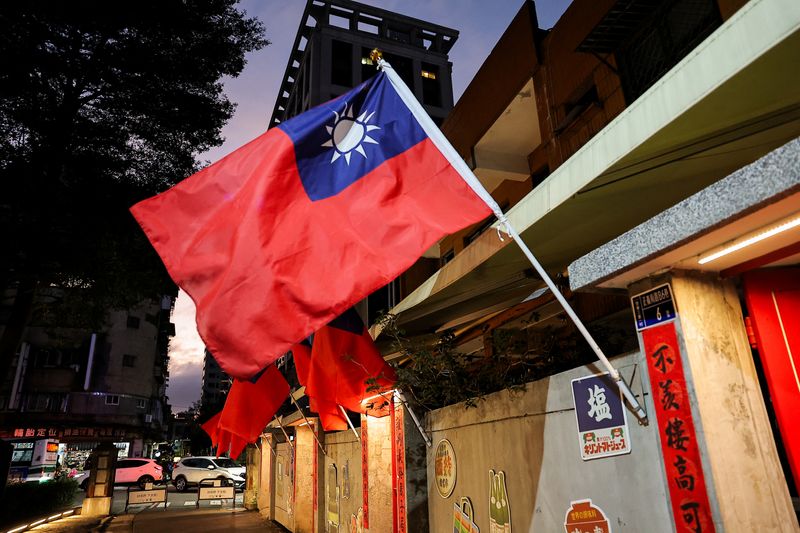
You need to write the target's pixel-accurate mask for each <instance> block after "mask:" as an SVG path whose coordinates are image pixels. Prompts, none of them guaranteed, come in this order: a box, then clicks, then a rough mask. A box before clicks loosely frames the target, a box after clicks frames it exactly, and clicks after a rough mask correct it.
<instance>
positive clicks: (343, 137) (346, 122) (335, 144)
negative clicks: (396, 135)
mask: <svg viewBox="0 0 800 533" xmlns="http://www.w3.org/2000/svg"><path fill="white" fill-rule="evenodd" d="M333 114H334V115H336V118H335V119H334V120H333V126H325V129H327V130H328V134H330V136H331V138H330V139H329V140H327V141H326V142H324V143H323V144H322V146H330V147H332V148H333V156H332V157H331V163H333V162H334V161H336V160H337V159H339V158H340V157H342V156H344V160H345V161H346V162H347V164H348V165H349V164H350V154H351V153H352V152H354V151H355V152H358V153H359V154H361V155H362V156H364V158H365V159H366V158H367V153H366V152H365V151H364V147H363V146H362V144H363V143H370V144H378V141H376V140H375V139H373V138H372V137H370V136H369V135H368V134H369V132H371V131H373V130H379V129H380V128H379V127H378V126H373V125H372V124H368V122H369V120H370V119H371V118H372V116H373V115H374V114H375V112H374V111H373V112H372V113H370V114H367V112H366V111H364V112H363V113H361V116H359V117H358V118H353V106H352V105H350V106H349V107H348V106H347V104H345V108H344V110H343V111H342V114H341V115H339V113H337V112H336V111H334V112H333Z"/></svg>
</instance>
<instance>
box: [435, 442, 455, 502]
mask: <svg viewBox="0 0 800 533" xmlns="http://www.w3.org/2000/svg"><path fill="white" fill-rule="evenodd" d="M434 472H435V475H434V479H435V482H436V490H437V491H438V492H439V496H441V497H442V498H449V497H450V495H451V494H453V490H454V489H455V488H456V452H455V451H454V450H453V445H452V444H450V441H449V440H447V439H442V440H440V441H439V444H437V445H436V454H435V456H434Z"/></svg>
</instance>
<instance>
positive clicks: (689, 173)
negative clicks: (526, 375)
mask: <svg viewBox="0 0 800 533" xmlns="http://www.w3.org/2000/svg"><path fill="white" fill-rule="evenodd" d="M798 50H800V5H798V4H797V3H796V2H791V1H788V0H749V1H743V0H642V1H623V0H603V1H600V2H595V1H588V0H587V1H583V0H576V1H575V2H573V3H572V5H571V6H570V7H569V8H568V9H567V11H566V12H565V13H564V15H563V16H562V17H561V19H560V20H559V21H558V22H557V24H556V25H555V26H554V27H553V28H552V29H550V30H547V31H545V30H543V29H541V28H538V24H537V23H536V16H535V6H534V4H533V2H524V3H523V5H522V7H521V10H520V12H519V13H518V14H517V16H516V17H515V18H514V20H513V21H512V22H511V24H510V25H509V27H508V29H507V30H506V32H505V33H504V35H503V36H502V37H501V39H500V40H499V42H498V43H497V45H496V46H495V48H494V50H493V51H492V53H491V54H490V55H489V57H488V58H487V59H486V61H485V62H484V64H483V66H482V67H481V69H480V70H479V71H478V73H477V74H476V77H475V79H474V80H473V81H472V83H471V84H470V85H469V87H468V88H467V90H466V91H465V93H464V95H463V96H462V97H461V99H460V100H459V102H458V104H457V105H456V106H455V107H454V109H453V110H452V112H451V113H450V114H449V115H448V117H447V119H446V120H445V121H444V123H443V124H442V130H443V131H444V133H445V134H446V135H447V137H448V138H449V140H450V141H451V143H452V144H453V145H454V147H455V148H456V149H457V150H458V151H459V153H460V154H461V156H462V157H463V158H464V159H465V160H466V161H468V162H469V163H470V165H471V167H472V168H473V170H474V172H475V174H476V175H477V176H478V178H479V179H480V180H481V182H482V183H483V184H484V186H485V187H486V188H487V189H488V190H489V191H490V192H491V193H492V195H493V196H494V198H495V200H497V202H498V203H499V204H500V205H501V206H503V208H504V210H505V211H507V213H508V218H509V220H510V222H511V224H513V225H514V227H515V229H516V230H517V231H518V232H519V233H520V235H521V238H522V239H523V240H524V241H525V242H526V243H527V244H528V245H529V246H530V248H531V249H532V250H533V252H534V254H535V255H536V256H537V258H538V259H539V260H540V261H541V263H542V264H543V265H544V266H545V268H546V269H547V270H548V271H549V272H551V273H552V276H553V277H554V278H556V280H557V282H558V284H559V285H560V286H561V287H562V288H563V290H564V292H565V293H566V295H567V297H568V299H569V301H570V303H571V305H572V306H573V307H574V308H575V310H576V311H577V313H578V315H579V316H580V318H581V320H582V321H583V322H584V323H585V324H587V326H588V327H589V329H590V330H591V331H592V332H593V333H595V335H596V336H597V338H598V341H599V343H600V344H601V347H602V348H603V350H604V351H605V352H606V355H607V356H609V357H610V358H611V360H612V363H613V364H614V365H615V366H616V368H618V369H619V371H620V372H621V374H622V376H623V378H624V379H625V380H626V381H627V382H628V383H629V384H630V386H631V388H632V390H633V393H634V395H635V396H636V398H637V400H638V401H639V402H640V403H642V404H643V405H644V407H645V411H646V414H647V420H637V418H636V416H635V415H634V413H633V412H632V411H631V410H630V409H628V408H627V406H626V404H624V403H622V402H620V404H619V405H621V406H622V407H621V409H620V410H619V413H624V414H625V417H626V421H625V424H624V425H619V426H618V427H617V428H615V429H618V430H620V431H618V432H617V433H615V434H613V435H611V436H610V437H606V436H601V437H598V435H600V433H598V429H597V428H594V427H590V429H588V430H586V431H582V430H581V428H582V424H584V423H585V422H586V418H587V416H589V417H592V418H594V419H595V422H597V420H596V419H597V418H598V417H599V418H601V419H603V415H604V411H603V410H602V409H603V408H601V407H600V406H601V405H603V406H604V405H606V403H607V402H609V403H610V402H611V397H612V396H618V392H616V393H615V391H614V388H613V385H610V386H609V385H600V384H597V387H598V388H593V387H592V388H590V389H591V392H589V393H588V401H585V400H586V398H584V399H582V400H581V399H580V395H581V394H584V395H585V394H586V390H582V389H581V387H580V385H579V384H580V383H581V382H582V381H583V380H586V379H597V380H602V379H604V378H603V377H602V376H598V375H599V374H601V373H602V369H601V367H600V365H599V364H598V363H597V362H596V360H595V358H594V356H593V355H592V354H591V351H588V350H585V349H582V347H584V344H583V343H584V341H583V339H582V338H581V337H580V336H579V335H578V333H577V331H576V330H575V328H574V327H573V326H572V325H571V324H570V321H569V320H568V319H567V318H566V316H565V314H564V312H563V310H562V309H561V308H560V306H559V305H558V303H557V302H555V301H554V298H553V296H552V294H549V292H548V290H547V289H545V288H544V284H543V282H542V280H541V279H539V278H538V276H537V275H535V274H533V273H532V271H531V269H530V265H529V264H528V263H527V262H526V260H525V257H524V256H523V254H522V253H521V252H520V251H519V250H518V249H517V248H516V247H515V245H514V243H513V242H512V241H511V240H510V239H503V240H501V239H499V238H498V235H497V233H496V232H495V231H494V229H493V221H492V220H487V221H485V222H484V223H481V224H476V225H474V226H473V227H470V228H466V229H464V230H463V231H461V232H459V233H458V234H455V235H452V236H449V237H447V238H445V239H443V240H442V241H441V242H440V243H439V249H438V250H437V253H436V255H438V263H437V265H436V267H435V272H434V273H433V274H432V275H431V276H429V277H426V276H420V275H419V274H418V273H416V272H408V273H406V275H405V276H404V281H403V283H406V285H405V287H406V288H407V290H406V291H404V292H402V293H401V295H400V299H401V301H400V302H399V303H398V304H397V305H395V306H394V308H393V309H392V311H393V313H395V314H396V316H397V322H398V324H399V326H400V327H401V328H402V329H403V330H404V332H405V334H406V335H407V336H408V337H416V338H419V339H423V340H424V339H426V338H432V339H435V338H436V335H437V334H441V333H442V332H446V333H448V334H450V335H451V336H452V342H453V343H454V345H455V346H457V348H458V350H459V351H460V352H461V353H463V354H465V355H467V356H469V357H471V358H473V359H474V360H475V361H476V364H481V362H482V361H483V362H485V364H494V363H493V362H494V361H496V360H497V358H500V360H503V361H506V360H511V361H512V362H513V363H514V365H517V366H519V367H522V368H524V367H530V368H533V369H534V371H533V373H532V374H531V375H532V377H531V379H530V382H529V383H527V384H526V386H525V387H524V390H522V391H521V390H519V389H518V388H516V389H514V390H504V391H499V392H497V393H494V394H491V395H488V396H486V397H485V398H484V401H483V402H478V406H477V407H475V408H472V409H467V408H466V404H456V405H451V406H448V407H444V408H442V409H437V410H434V411H432V412H430V413H428V414H427V416H426V417H425V420H424V429H425V432H426V435H427V436H428V439H429V440H430V442H431V446H430V447H425V448H423V450H426V457H425V459H424V460H423V461H422V462H421V464H422V469H423V470H425V471H426V472H425V473H426V475H424V476H423V478H422V479H424V480H425V481H424V482H423V483H420V482H417V483H416V484H414V486H415V487H419V486H420V485H422V486H423V487H424V488H425V491H426V494H425V496H424V499H425V501H426V503H427V505H425V506H423V507H424V508H425V509H424V511H425V513H426V517H425V520H426V521H427V522H426V523H427V524H428V525H427V528H426V529H419V526H416V527H417V528H416V529H415V528H414V527H411V526H409V520H408V519H409V518H410V517H411V516H412V513H417V512H420V506H419V505H418V502H419V500H418V499H415V498H419V494H414V497H413V498H412V496H411V494H412V491H411V489H410V485H408V484H404V483H400V482H399V480H400V472H402V473H403V475H404V476H407V477H406V479H408V476H409V475H417V474H418V473H419V465H418V464H417V463H416V461H414V460H412V459H411V455H410V454H409V453H408V451H409V450H413V449H415V448H414V447H413V446H408V447H407V448H404V447H403V446H402V444H401V443H399V442H397V441H396V439H395V438H396V437H397V436H398V435H404V437H403V439H404V441H405V439H406V438H407V437H408V435H409V434H410V432H408V431H406V432H405V433H402V432H398V431H396V430H395V431H394V432H389V433H388V435H389V437H388V438H386V435H382V434H381V433H378V434H379V435H382V436H383V440H382V448H381V449H380V450H378V449H376V448H374V447H373V445H374V442H375V441H373V440H372V438H373V434H372V427H373V426H372V424H371V422H372V420H371V419H368V420H367V423H366V425H364V424H363V421H362V427H361V429H360V430H359V431H358V432H357V433H359V435H358V438H357V437H356V436H354V435H350V434H344V433H340V434H336V435H324V434H322V432H321V431H320V430H319V429H315V427H316V426H315V425H312V426H310V428H309V426H308V424H306V423H305V422H304V421H302V420H300V419H298V420H293V419H289V418H287V419H286V420H285V422H286V423H287V425H292V424H295V425H297V426H298V427H297V429H295V430H293V431H296V432H297V433H289V436H290V437H292V438H290V439H288V440H287V439H285V437H283V436H281V435H282V433H281V432H279V431H278V430H277V429H276V430H275V431H273V430H271V429H270V433H271V434H270V436H269V437H265V438H264V440H263V441H262V444H265V443H266V445H265V446H264V447H263V448H262V453H261V459H260V460H261V461H262V463H261V464H262V468H261V470H260V472H261V474H260V476H261V478H260V483H261V484H260V490H259V493H258V499H259V507H260V508H261V510H262V512H264V513H265V514H267V515H268V516H274V517H279V518H278V519H279V520H280V517H286V518H285V520H286V525H287V527H289V528H290V529H292V530H293V531H324V530H330V527H333V526H334V525H336V526H337V527H338V528H339V530H341V528H342V527H347V525H346V524H348V525H349V527H350V530H351V531H352V530H356V531H359V530H389V529H385V528H387V527H391V528H392V529H391V530H393V531H422V530H429V531H443V530H449V529H450V528H452V527H454V526H453V524H454V520H456V519H458V520H460V521H461V522H460V523H462V524H465V525H466V529H463V530H465V531H469V530H470V529H469V528H470V527H471V525H474V528H475V529H476V530H478V529H479V530H482V531H498V530H503V531H508V530H511V529H514V530H521V531H539V530H541V531H564V530H567V531H570V532H571V531H574V530H577V531H584V530H586V531H598V530H599V531H609V530H613V531H615V532H618V531H623V532H625V531H628V532H632V533H633V532H640V531H654V532H660V531H664V532H669V531H787V532H789V531H797V530H798V521H797V513H798V507H800V506H799V505H798V502H799V501H800V500H798V493H797V475H798V474H797V468H798V467H797V459H796V458H797V457H798V446H799V445H798V442H800V441H798V438H797V434H796V431H795V430H796V428H795V426H796V424H793V422H792V421H791V417H792V416H793V415H792V414H790V413H796V412H797V406H798V403H797V402H798V396H797V394H798V392H797V391H798V390H800V388H798V385H797V383H795V381H796V379H795V378H796V375H797V373H796V372H794V368H795V367H796V366H797V365H796V364H793V363H792V361H793V360H795V361H796V357H794V358H793V355H792V354H793V353H795V352H796V351H797V350H795V348H796V340H797V339H796V337H797V331H796V328H795V327H794V325H795V324H796V323H797V317H796V314H797V313H796V310H797V307H796V304H797V302H796V292H797V279H800V276H798V272H797V266H798V259H797V253H798V250H797V246H796V242H797V241H798V234H797V233H796V232H797V229H795V228H797V224H796V220H795V219H796V217H797V213H798V212H800V200H798V196H797V194H798V187H800V170H799V169H800V165H798V157H797V141H796V140H795V139H796V138H797V137H798V135H800V120H799V119H800V116H798V113H797V110H798V106H800V93H798V92H797V90H796V87H798V86H799V84H800V77H799V76H800V65H798V57H800V54H798V53H797V52H798ZM765 235H769V237H765ZM770 239H772V240H770ZM755 243H760V244H755ZM722 252H724V253H722ZM718 254H722V255H718ZM701 261H702V262H701ZM632 299H633V301H632ZM640 315H641V316H640ZM745 316H748V317H749V320H745V318H744V317H745ZM748 324H749V325H748ZM373 332H374V333H375V334H376V335H379V334H380V328H374V329H373ZM508 336H511V337H513V338H514V339H515V340H516V341H517V342H515V343H514V344H513V346H512V348H511V349H508V350H505V351H503V352H502V354H500V355H498V347H497V342H498V339H499V338H501V337H508ZM378 339H379V340H380V337H378ZM554 339H555V340H556V341H558V342H555V344H553V343H554ZM553 346H555V349H554V348H553ZM396 355H397V354H392V353H387V358H389V359H392V358H394V357H395V356H396ZM397 360H399V358H398V359H397ZM576 383H577V385H576ZM598 395H599V396H598ZM601 398H602V399H601ZM381 420H384V419H381ZM365 428H366V429H365ZM311 431H315V432H316V434H318V435H319V438H320V441H321V442H322V444H323V445H324V446H330V448H328V453H327V456H325V455H323V454H321V452H320V454H317V453H316V452H313V453H312V452H311V451H309V450H313V449H314V447H315V446H317V444H316V443H315V442H314V441H313V439H312V438H311V433H310V432H311ZM378 431H382V430H378ZM301 432H308V433H307V434H304V435H303V436H302V441H301V437H300V436H299V434H300V433H301ZM365 433H366V435H364V434H365ZM620 436H624V438H625V439H626V441H627V447H624V446H623V447H622V449H621V450H616V449H614V450H610V449H609V446H611V445H614V446H616V445H617V444H620V443H619V442H618V440H619V438H620ZM379 438H380V437H379ZM598 438H601V440H598ZM614 439H617V440H614ZM276 441H277V444H276V443H275V442H276ZM365 441H366V444H365ZM445 441H446V443H445ZM371 443H372V444H371ZM603 443H605V444H603ZM301 444H302V446H301ZM302 449H305V450H306V453H304V454H302V455H301V453H300V452H301V450H302ZM270 450H274V451H275V454H274V455H273V454H272V452H270ZM359 450H360V451H361V459H360V461H357V460H356V457H355V455H354V454H357V452H358V451H359ZM608 452H619V453H608ZM595 453H599V454H600V455H595V456H594V457H591V456H592V454H595ZM337 457H338V459H336V460H334V458H337ZM378 457H383V459H378ZM389 458H391V459H389ZM443 458H449V459H450V460H449V461H445V460H443ZM381 461H384V462H381ZM332 462H333V463H336V465H335V466H336V468H335V469H331V468H330V467H331V464H330V463H332ZM342 463H344V464H342ZM323 465H324V467H323ZM355 465H359V466H360V469H361V471H360V472H358V473H357V474H356V476H355V477H356V479H360V480H361V481H362V483H361V484H360V485H359V484H358V483H352V482H351V480H352V478H353V475H352V474H351V472H352V470H351V469H352V468H354V466H355ZM450 466H452V468H450ZM345 468H346V469H347V475H346V476H345V475H344V471H345ZM380 469H383V472H384V473H389V479H391V480H392V481H393V483H392V484H391V485H390V486H382V485H381V483H380V482H379V481H378V482H373V480H374V479H376V477H377V476H378V475H379V474H378V473H379V472H380ZM426 469H427V470H426ZM310 473H314V474H315V475H314V476H311V477H310ZM301 474H302V475H301ZM309 477H310V479H311V480H312V481H314V480H315V481H314V484H313V485H312V488H310V489H309V487H308V486H307V485H308V481H309ZM345 479H347V480H348V481H347V482H345V481H344V480H345ZM331 480H335V482H333V481H331ZM287 483H297V484H298V485H297V486H295V487H292V485H289V484H287ZM300 484H302V487H301V485H300ZM290 488H291V489H292V490H291V491H290V490H289V489H290ZM440 488H443V489H450V490H442V491H440V490H439V489H440ZM335 489H338V490H335ZM359 489H360V493H357V494H356V495H355V496H353V492H352V491H353V490H355V491H359ZM346 491H347V492H348V494H349V495H350V498H355V499H354V500H350V501H346V500H345V499H344V497H343V494H344V493H345V492H346ZM294 494H302V495H303V499H302V500H298V499H295V498H294V496H293V495H294ZM356 503H361V504H362V505H361V506H360V507H359V506H356V505H355V504H356ZM309 505H310V507H308V506H309ZM301 508H302V509H305V510H306V511H307V510H308V509H319V510H320V511H319V513H318V514H312V516H314V517H316V518H314V520H313V521H310V522H309V521H297V520H295V521H293V522H292V521H291V517H292V516H296V514H293V513H297V512H299V509H301ZM345 509H346V511H344V510H345ZM281 513H283V514H281ZM305 516H307V515H305ZM388 517H391V522H384V521H383V520H384V519H387V518H388ZM348 520H350V521H349V522H348ZM331 521H332V522H335V524H333V523H331ZM512 526H513V527H512ZM568 526H569V527H568ZM359 528H361V529H359ZM381 528H384V529H381ZM587 528H588V529H587ZM595 528H599V529H595Z"/></svg>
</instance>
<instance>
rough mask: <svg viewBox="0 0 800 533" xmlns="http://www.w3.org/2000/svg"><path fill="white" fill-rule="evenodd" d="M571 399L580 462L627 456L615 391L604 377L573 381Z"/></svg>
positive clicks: (622, 418) (624, 425)
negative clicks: (576, 427)
mask: <svg viewBox="0 0 800 533" xmlns="http://www.w3.org/2000/svg"><path fill="white" fill-rule="evenodd" d="M572 398H573V400H574V401H575V416H576V418H577V421H578V443H579V446H580V450H581V458H582V459H583V460H584V461H588V460H589V459H597V458H600V457H610V456H612V455H621V454H624V453H630V452H631V442H630V436H629V432H628V419H627V416H626V414H625V408H624V406H623V405H622V397H621V395H620V392H619V387H618V386H617V384H616V383H614V380H613V379H612V378H611V377H610V376H609V375H608V374H607V373H606V374H600V375H597V376H589V377H583V378H578V379H573V380H572Z"/></svg>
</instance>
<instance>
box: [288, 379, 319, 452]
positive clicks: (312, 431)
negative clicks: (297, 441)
mask: <svg viewBox="0 0 800 533" xmlns="http://www.w3.org/2000/svg"><path fill="white" fill-rule="evenodd" d="M289 398H290V399H291V400H292V403H293V404H294V406H295V407H297V410H298V411H299V412H300V416H302V417H303V420H305V422H306V425H307V426H308V429H310V430H311V434H312V435H313V436H314V440H315V441H317V444H318V445H319V449H320V450H322V453H323V454H324V455H325V456H327V455H328V452H326V451H325V446H323V445H322V443H321V442H320V441H319V438H318V437H317V432H316V430H315V429H314V426H312V425H311V422H309V421H308V418H306V414H305V413H304V412H303V410H302V409H301V408H300V406H299V405H297V400H295V399H294V396H293V395H292V393H290V394H289Z"/></svg>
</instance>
